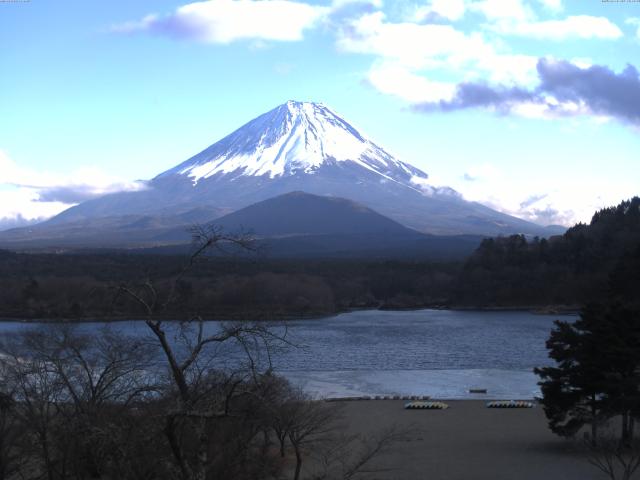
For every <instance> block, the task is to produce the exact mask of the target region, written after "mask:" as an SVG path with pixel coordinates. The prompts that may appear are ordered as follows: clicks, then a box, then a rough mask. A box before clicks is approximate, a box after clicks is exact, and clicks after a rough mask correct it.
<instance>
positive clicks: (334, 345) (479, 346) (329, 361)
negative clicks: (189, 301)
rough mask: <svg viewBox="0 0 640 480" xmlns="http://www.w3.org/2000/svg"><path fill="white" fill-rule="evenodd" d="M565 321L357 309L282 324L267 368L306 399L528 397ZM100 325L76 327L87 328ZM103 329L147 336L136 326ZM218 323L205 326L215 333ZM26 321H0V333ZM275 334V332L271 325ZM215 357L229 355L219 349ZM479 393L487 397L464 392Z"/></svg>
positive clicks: (481, 313)
mask: <svg viewBox="0 0 640 480" xmlns="http://www.w3.org/2000/svg"><path fill="white" fill-rule="evenodd" d="M557 318H565V319H566V318H571V317H567V316H562V317H559V316H558V315H536V314H532V313H528V312H514V311H499V312H486V311H452V310H416V311H402V312H398V311H378V310H368V311H358V312H350V313H344V314H340V315H336V316H333V317H328V318H322V319H316V320H299V321H289V322H287V338H288V339H289V340H290V341H291V342H292V343H294V344H295V347H289V348H286V349H284V350H282V351H279V352H277V354H276V355H275V356H274V357H273V365H274V368H275V370H276V371H277V372H280V373H281V374H283V375H284V376H286V377H287V378H289V379H290V380H291V381H293V382H294V383H296V384H298V385H300V386H302V388H304V389H305V390H306V391H308V392H309V393H311V394H312V395H314V396H321V397H335V396H360V395H431V396H432V397H437V398H448V399H459V398H487V399H489V398H491V399H493V398H532V397H533V396H535V395H537V394H538V393H539V389H538V387H537V385H536V382H537V377H536V376H535V375H534V374H533V372H532V369H533V367H536V366H543V365H548V364H549V362H550V361H549V359H548V356H547V351H546V349H545V341H546V339H547V337H548V336H549V332H550V330H551V328H552V327H553V320H555V319H557ZM103 325H104V324H101V323H84V324H81V325H80V326H79V328H80V329H82V330H84V331H86V330H95V329H98V328H100V327H101V326H103ZM111 325H112V327H111V328H116V329H118V330H122V331H124V332H126V333H129V334H132V335H147V334H148V331H147V329H146V328H147V327H146V326H145V325H144V324H143V323H142V322H134V321H130V322H118V323H115V324H111ZM218 325H219V323H218V322H207V328H208V329H215V328H217V326H218ZM24 328H33V324H26V323H20V322H4V323H0V334H5V335H6V334H9V333H10V332H15V331H17V330H21V329H24ZM274 328H276V329H281V328H282V327H280V326H276V327H274ZM219 353H220V355H221V357H225V356H228V357H229V358H232V357H233V356H234V354H233V352H232V351H231V350H229V351H226V352H225V351H224V350H220V352H219ZM472 388H474V389H475V388H485V389H487V394H486V395H484V394H470V393H469V389H472Z"/></svg>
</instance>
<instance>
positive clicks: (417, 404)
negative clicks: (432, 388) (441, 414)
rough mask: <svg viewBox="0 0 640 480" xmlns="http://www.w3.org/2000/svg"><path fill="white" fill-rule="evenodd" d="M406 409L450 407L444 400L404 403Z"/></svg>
mask: <svg viewBox="0 0 640 480" xmlns="http://www.w3.org/2000/svg"><path fill="white" fill-rule="evenodd" d="M404 408H405V409H406V410H446V409H447V408H449V405H447V404H446V403H444V402H408V403H405V404H404Z"/></svg>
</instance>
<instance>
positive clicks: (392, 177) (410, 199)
mask: <svg viewBox="0 0 640 480" xmlns="http://www.w3.org/2000/svg"><path fill="white" fill-rule="evenodd" d="M433 161H437V159H433ZM147 187H148V188H146V189H144V190H142V191H137V192H120V193H114V194H111V195H105V196H104V197H100V198H95V199H92V200H88V201H86V202H84V203H81V204H80V205H77V206H75V207H72V208H70V209H68V210H66V211H64V212H62V213H61V214H60V215H58V216H56V217H54V218H53V219H51V220H49V221H47V222H45V223H43V224H40V225H39V226H38V228H37V229H36V228H35V227H34V228H32V229H31V230H29V231H27V230H24V231H23V232H22V233H21V232H16V233H15V235H22V234H25V235H27V234H28V235H27V236H29V235H31V236H33V235H32V234H31V233H29V232H31V231H33V232H35V231H36V230H39V231H42V232H41V236H42V237H43V238H44V236H46V235H49V234H48V233H47V232H45V231H44V230H47V229H58V230H59V231H60V232H62V231H63V230H64V229H65V228H67V227H65V225H68V226H69V225H72V224H76V225H82V226H83V228H87V227H86V225H89V224H92V225H96V228H97V229H103V230H104V229H105V228H106V227H105V226H104V225H105V220H104V219H117V218H120V217H127V216H134V217H144V218H147V217H149V218H153V219H155V218H160V219H162V222H163V225H164V224H166V223H167V221H166V219H176V226H178V225H179V224H180V223H179V221H178V219H182V218H186V217H190V216H192V214H191V213H190V212H207V211H210V212H211V216H210V219H209V221H212V220H214V219H215V218H218V217H219V216H220V215H222V214H223V213H229V212H234V211H237V210H239V209H242V208H245V207H248V206H249V205H252V204H255V203H257V202H262V201H264V200H267V199H270V198H274V197H278V196H280V195H284V194H287V193H290V192H295V191H299V192H305V193H307V194H313V195H320V196H329V197H341V198H345V199H349V200H352V201H355V202H358V203H360V204H363V205H365V206H366V207H368V208H370V209H372V210H374V211H376V212H378V213H380V214H381V215H384V216H386V217H389V218H391V219H392V220H394V221H396V222H398V223H400V224H401V225H403V226H405V227H409V228H411V229H414V230H417V231H420V232H427V233H431V234H436V235H458V234H473V235H498V234H510V233H526V234H531V235H541V236H544V235H548V234H549V232H547V231H546V230H545V229H544V228H542V227H541V226H539V225H535V224H533V223H529V222H526V221H524V220H522V219H519V218H514V217H511V216H509V215H505V214H503V213H500V212H497V211H495V210H492V209H490V208H488V207H486V206H484V205H481V204H479V203H475V202H468V201H466V200H464V198H462V196H461V195H460V194H458V192H456V191H455V190H452V189H450V188H447V187H434V186H433V185H431V184H430V183H429V177H428V175H427V174H426V173H425V172H423V171H422V170H420V169H418V168H416V167H414V166H412V165H409V164H408V163H404V162H402V161H400V160H398V159H397V158H395V157H394V156H393V155H391V154H390V153H389V152H387V151H385V150H384V149H383V148H382V147H380V146H379V145H376V144H375V143H374V142H373V141H371V140H369V139H368V138H366V137H365V136H364V135H363V134H362V133H360V132H359V131H358V130H356V129H355V128H354V127H353V126H352V125H350V124H349V123H348V122H347V121H345V120H344V119H342V118H341V117H340V116H339V115H337V114H336V113H335V112H334V111H333V110H331V109H330V108H328V107H326V106H325V105H323V104H321V103H310V102H294V101H289V102H287V103H285V104H283V105H280V106H278V107H276V108H274V109H273V110H271V111H269V112H267V113H264V114H263V115H260V116H259V117H257V118H255V119H254V120H252V121H250V122H249V123H247V124H246V125H244V126H242V127H240V128H239V129H237V130H236V131H234V132H233V133H231V134H230V135H227V136H226V137H225V138H223V139H222V140H219V141H217V142H216V143H214V144H213V145H211V146H210V147H208V148H207V149H205V150H203V151H202V152H200V153H198V154H197V155H195V156H193V157H192V158H190V159H188V160H186V161H185V162H183V163H181V164H179V165H178V166H176V167H174V168H172V169H170V170H167V171H166V172H164V173H161V174H160V175H158V176H156V177H155V178H153V179H152V180H150V181H149V182H147ZM199 215H200V213H199ZM185 216H186V217H185ZM309 216H310V217H311V218H313V214H312V212H309ZM201 218H202V216H201V215H200V216H198V219H200V220H198V221H202V220H201ZM154 221H155V220H154ZM123 222H124V223H123V224H124V225H129V224H130V222H129V221H128V220H126V219H125V220H123ZM116 223H117V222H116ZM120 223H122V222H120ZM113 224H114V221H112V220H109V225H113ZM249 227H250V226H249ZM69 228H70V227H69ZM58 230H56V231H58ZM25 232H26V233H25ZM12 235H14V234H12ZM15 235H14V236H15ZM1 237H2V235H0V240H1ZM12 238H13V237H12ZM29 238H31V237H29Z"/></svg>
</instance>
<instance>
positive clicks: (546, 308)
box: [0, 305, 580, 324]
mask: <svg viewBox="0 0 640 480" xmlns="http://www.w3.org/2000/svg"><path fill="white" fill-rule="evenodd" d="M421 310H438V311H451V312H457V311H459V312H473V311H478V312H528V313H532V314H536V315H562V316H565V315H577V314H579V312H580V307H578V306H575V305H538V306H533V305H528V306H512V305H508V306H496V305H492V306H468V305H451V306H447V305H425V306H419V307H406V308H402V307H396V306H394V307H393V308H391V307H387V306H385V305H382V306H379V307H378V308H369V307H362V308H349V309H343V310H339V311H336V312H323V313H307V314H305V313H295V314H293V313H292V314H283V313H276V314H271V315H269V316H264V315H255V314H240V313H238V314H236V315H233V314H228V315H219V316H207V317H202V320H203V321H205V322H222V321H229V322H238V321H249V322H285V321H297V320H319V319H325V318H331V317H336V316H338V315H342V314H347V313H354V312H366V311H372V312H417V311H421ZM155 319H158V320H162V321H166V322H181V321H185V320H180V319H176V318H175V317H174V316H171V317H162V316H159V317H155ZM131 320H132V318H131V316H130V315H127V316H113V315H110V316H105V317H82V318H43V317H32V318H24V317H14V316H0V323H7V322H20V323H34V324H39V323H41V324H59V323H61V324H73V323H78V324H82V323H118V322H128V321H131ZM133 320H135V321H144V320H145V319H144V318H139V319H133ZM194 321H195V320H194Z"/></svg>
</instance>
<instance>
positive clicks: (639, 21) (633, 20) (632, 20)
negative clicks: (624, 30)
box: [624, 17, 640, 38]
mask: <svg viewBox="0 0 640 480" xmlns="http://www.w3.org/2000/svg"><path fill="white" fill-rule="evenodd" d="M624 23H626V24H627V25H634V26H636V27H638V30H636V37H638V38H640V17H629V18H627V19H626V20H625V21H624Z"/></svg>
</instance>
